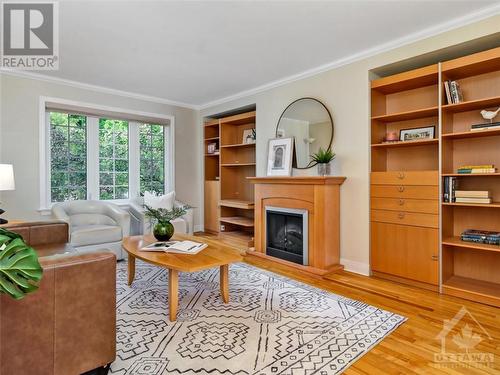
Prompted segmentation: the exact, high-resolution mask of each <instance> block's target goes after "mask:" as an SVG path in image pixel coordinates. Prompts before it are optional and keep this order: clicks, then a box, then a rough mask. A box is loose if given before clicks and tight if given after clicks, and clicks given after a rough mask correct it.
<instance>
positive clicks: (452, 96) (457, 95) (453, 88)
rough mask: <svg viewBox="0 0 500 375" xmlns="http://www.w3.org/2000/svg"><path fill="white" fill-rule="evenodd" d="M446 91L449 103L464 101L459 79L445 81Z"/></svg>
mask: <svg viewBox="0 0 500 375" xmlns="http://www.w3.org/2000/svg"><path fill="white" fill-rule="evenodd" d="M444 91H445V92H446V99H447V101H448V104H458V103H461V102H463V101H464V98H463V96H462V90H460V86H459V85H458V82H457V81H445V82H444Z"/></svg>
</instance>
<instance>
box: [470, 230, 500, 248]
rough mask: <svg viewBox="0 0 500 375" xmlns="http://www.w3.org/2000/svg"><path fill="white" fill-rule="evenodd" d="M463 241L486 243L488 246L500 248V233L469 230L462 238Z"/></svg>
mask: <svg viewBox="0 0 500 375" xmlns="http://www.w3.org/2000/svg"><path fill="white" fill-rule="evenodd" d="M460 238H461V240H462V241H465V242H476V243H484V244H487V245H498V246H500V232H491V231H486V230H477V229H467V230H465V231H464V232H463V233H462V235H461V236H460Z"/></svg>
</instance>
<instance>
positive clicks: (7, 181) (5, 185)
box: [0, 164, 16, 224]
mask: <svg viewBox="0 0 500 375" xmlns="http://www.w3.org/2000/svg"><path fill="white" fill-rule="evenodd" d="M15 188H16V186H15V184H14V169H13V168H12V164H0V191H6V190H14V189H15ZM4 212H5V211H4V210H2V209H1V208H0V215H1V214H3V213H4ZM7 223H8V221H7V220H5V219H2V218H0V224H7Z"/></svg>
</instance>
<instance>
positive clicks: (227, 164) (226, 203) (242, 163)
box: [205, 111, 256, 244]
mask: <svg viewBox="0 0 500 375" xmlns="http://www.w3.org/2000/svg"><path fill="white" fill-rule="evenodd" d="M255 116H256V112H255V111H250V112H244V113H238V114H235V115H231V116H224V117H221V118H218V119H217V121H215V120H208V121H206V122H205V134H207V129H208V128H210V129H212V128H213V129H217V134H215V132H212V133H210V134H209V135H210V138H207V137H206V138H205V140H206V141H207V140H208V139H210V140H212V141H217V142H218V143H217V145H218V149H219V150H220V151H219V154H218V155H217V157H215V156H212V157H208V156H206V157H205V175H207V166H208V167H209V168H210V165H209V164H207V159H212V158H213V159H216V160H217V162H218V164H217V167H218V173H219V174H218V179H219V180H218V186H217V201H216V202H215V203H214V206H213V207H211V209H210V212H209V214H208V215H207V213H206V214H205V228H207V219H210V218H216V220H214V222H216V224H215V225H209V226H208V227H209V228H210V230H209V231H211V232H215V233H218V234H219V235H220V236H224V235H225V234H229V233H230V234H231V235H237V236H238V238H243V237H244V238H246V241H245V242H246V243H248V244H251V243H252V238H253V208H254V190H253V185H252V184H251V183H250V182H248V181H247V177H252V176H255V144H254V143H250V144H247V143H245V142H244V140H243V133H244V132H245V130H249V129H255ZM215 123H217V125H215ZM208 193H209V192H208ZM208 193H207V191H205V195H207V194H208ZM212 195H213V194H212ZM205 199H206V198H205ZM213 212H216V213H215V214H214V213H213Z"/></svg>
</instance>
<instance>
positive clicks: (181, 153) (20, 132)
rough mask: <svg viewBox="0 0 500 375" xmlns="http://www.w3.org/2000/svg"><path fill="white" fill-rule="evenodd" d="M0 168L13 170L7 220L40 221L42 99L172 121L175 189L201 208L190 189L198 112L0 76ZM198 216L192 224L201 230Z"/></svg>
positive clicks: (195, 167)
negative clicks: (8, 165)
mask: <svg viewBox="0 0 500 375" xmlns="http://www.w3.org/2000/svg"><path fill="white" fill-rule="evenodd" d="M0 85H1V86H0V87H1V92H0V98H1V101H0V108H1V110H2V111H1V116H0V121H1V123H0V162H2V163H12V164H14V168H15V177H16V190H15V191H12V192H3V193H2V196H1V198H2V202H3V203H2V205H1V206H0V207H3V208H4V209H5V210H6V211H7V213H6V214H5V215H4V216H5V217H6V218H10V219H25V220H37V219H43V217H41V216H40V214H39V212H38V211H37V210H38V209H39V208H40V202H39V189H40V187H39V185H40V182H39V164H38V163H39V148H38V139H39V138H38V136H39V135H38V128H39V100H40V96H48V97H54V98H61V99H66V100H74V101H79V102H84V103H92V104H97V105H101V106H110V107H116V108H123V109H128V110H134V111H143V112H150V113H157V114H165V115H172V116H174V117H175V141H176V144H175V185H176V194H177V197H178V199H180V200H182V201H184V202H186V203H189V204H191V205H192V206H195V207H200V206H201V201H200V195H199V189H198V188H197V187H196V183H194V182H195V181H196V179H197V176H198V174H199V168H200V165H199V163H198V161H197V158H196V157H193V154H196V152H197V149H198V143H197V139H198V137H199V136H200V135H199V134H198V132H199V127H198V126H197V112H196V111H195V110H192V109H186V108H181V107H176V106H170V105H166V104H160V103H153V102H148V101H143V100H137V99H132V98H127V97H123V96H118V95H111V94H106V93H102V92H96V91H92V90H87V89H81V88H75V87H71V86H67V85H63V84H58V83H49V82H45V81H41V80H35V79H28V78H19V77H14V76H8V75H1V76H0ZM199 223H200V220H199V210H197V212H196V215H195V224H199Z"/></svg>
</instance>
